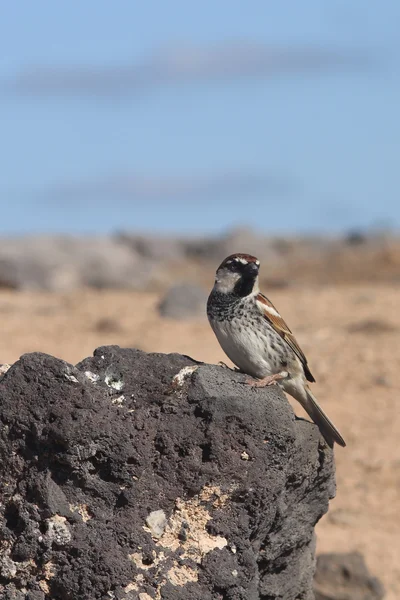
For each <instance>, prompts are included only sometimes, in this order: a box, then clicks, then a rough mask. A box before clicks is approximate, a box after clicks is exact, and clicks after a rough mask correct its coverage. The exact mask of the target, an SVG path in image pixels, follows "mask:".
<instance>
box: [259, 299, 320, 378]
mask: <svg viewBox="0 0 400 600" xmlns="http://www.w3.org/2000/svg"><path fill="white" fill-rule="evenodd" d="M257 305H258V308H259V309H260V310H261V312H262V313H263V315H264V317H265V319H267V321H268V322H269V323H270V325H272V327H273V328H274V329H275V331H276V332H277V333H279V335H280V336H281V337H282V338H283V339H284V340H285V342H286V343H287V344H288V346H290V348H291V349H292V350H293V352H294V353H295V354H296V356H298V358H299V359H300V361H301V363H302V365H303V369H304V374H305V376H306V378H307V380H308V381H311V382H313V381H315V379H314V376H313V375H312V373H311V371H310V369H309V367H308V364H307V359H306V357H305V355H304V352H303V351H302V349H301V348H300V346H299V344H298V343H297V340H296V338H295V337H294V335H293V333H292V331H291V330H290V329H289V327H288V326H287V324H286V323H285V321H284V320H283V319H282V317H281V315H280V314H279V312H278V311H277V309H276V308H275V306H274V305H273V304H272V302H271V301H270V300H268V298H267V297H266V296H264V294H261V293H259V294H258V295H257Z"/></svg>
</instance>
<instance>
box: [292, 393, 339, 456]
mask: <svg viewBox="0 0 400 600" xmlns="http://www.w3.org/2000/svg"><path fill="white" fill-rule="evenodd" d="M305 392H306V394H307V397H306V399H302V402H301V404H302V406H303V408H304V409H305V410H306V411H307V413H308V414H309V415H310V417H311V419H312V420H313V421H314V423H315V424H316V425H318V427H319V430H320V432H321V434H322V436H323V437H324V438H325V441H326V443H327V444H328V446H330V447H331V448H332V447H333V443H334V442H336V443H337V444H339V446H343V447H344V446H346V442H345V441H344V439H343V438H342V436H341V435H340V433H339V432H338V430H337V429H336V427H335V426H334V424H333V423H332V421H331V420H330V419H328V417H327V416H326V414H325V413H324V411H323V410H322V408H321V407H320V405H319V404H318V402H317V401H316V399H315V397H314V396H313V395H312V393H311V391H310V389H309V388H308V386H307V387H306V388H305Z"/></svg>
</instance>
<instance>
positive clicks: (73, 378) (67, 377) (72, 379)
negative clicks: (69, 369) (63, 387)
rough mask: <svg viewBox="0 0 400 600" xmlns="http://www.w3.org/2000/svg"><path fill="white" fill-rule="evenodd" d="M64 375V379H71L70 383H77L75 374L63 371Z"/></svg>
mask: <svg viewBox="0 0 400 600" xmlns="http://www.w3.org/2000/svg"><path fill="white" fill-rule="evenodd" d="M64 377H65V379H68V381H72V383H79V381H78V380H77V378H76V377H75V375H71V374H70V373H65V375H64Z"/></svg>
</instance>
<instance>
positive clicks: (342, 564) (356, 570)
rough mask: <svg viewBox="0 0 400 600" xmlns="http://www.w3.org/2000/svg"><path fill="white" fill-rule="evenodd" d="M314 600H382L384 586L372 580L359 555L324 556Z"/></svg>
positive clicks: (319, 560)
mask: <svg viewBox="0 0 400 600" xmlns="http://www.w3.org/2000/svg"><path fill="white" fill-rule="evenodd" d="M314 591H315V600H382V598H384V596H385V592H384V589H383V586H382V584H381V582H380V581H379V580H378V579H377V578H376V577H372V575H371V574H370V573H369V571H368V569H367V566H366V564H365V561H364V558H363V556H362V555H361V554H358V553H357V552H354V553H349V554H321V556H319V557H318V559H317V570H316V573H315V583H314Z"/></svg>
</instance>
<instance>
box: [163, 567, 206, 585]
mask: <svg viewBox="0 0 400 600" xmlns="http://www.w3.org/2000/svg"><path fill="white" fill-rule="evenodd" d="M198 578H199V576H198V573H197V571H195V570H194V569H192V568H191V567H189V566H188V565H174V566H173V567H172V569H170V570H169V571H168V573H167V579H168V581H169V582H170V583H172V585H176V586H183V585H186V584H187V583H189V582H191V581H193V582H194V581H198Z"/></svg>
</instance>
